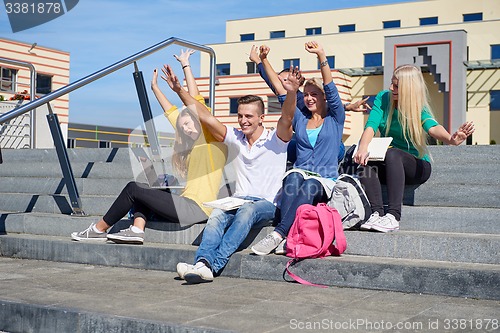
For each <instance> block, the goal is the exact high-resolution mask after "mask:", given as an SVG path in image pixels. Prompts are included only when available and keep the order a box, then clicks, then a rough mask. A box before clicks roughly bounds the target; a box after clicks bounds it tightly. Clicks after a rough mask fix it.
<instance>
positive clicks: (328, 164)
mask: <svg viewBox="0 0 500 333" xmlns="http://www.w3.org/2000/svg"><path fill="white" fill-rule="evenodd" d="M324 88H325V94H326V100H327V104H328V113H327V116H326V117H325V119H324V121H323V128H322V129H321V131H320V132H319V135H318V140H317V141H316V145H315V146H314V148H313V147H312V146H311V143H310V142H309V138H308V137H307V132H306V126H307V122H308V121H309V119H311V112H310V111H309V110H308V109H307V108H306V107H304V108H302V109H299V108H298V107H297V108H296V109H295V115H294V118H293V123H292V126H293V130H294V131H295V137H296V140H297V160H296V161H295V164H294V167H295V168H299V169H303V170H308V171H312V172H316V173H319V174H320V175H321V176H322V177H324V178H337V177H338V155H339V150H340V145H341V143H342V132H343V130H344V122H345V111H344V105H343V104H342V101H341V100H340V96H339V93H338V91H337V87H336V86H335V84H334V83H333V82H330V83H329V84H327V85H325V86H324ZM285 98H286V95H281V96H279V99H280V102H283V101H284V100H285Z"/></svg>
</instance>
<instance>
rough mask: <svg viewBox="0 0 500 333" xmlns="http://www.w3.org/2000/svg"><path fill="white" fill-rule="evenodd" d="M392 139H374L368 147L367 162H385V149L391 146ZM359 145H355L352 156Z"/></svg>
mask: <svg viewBox="0 0 500 333" xmlns="http://www.w3.org/2000/svg"><path fill="white" fill-rule="evenodd" d="M391 142H392V137H386V138H379V137H374V138H373V139H372V141H371V142H370V144H369V145H368V153H369V154H370V155H369V157H368V161H383V160H385V153H386V152H387V149H388V148H389V146H390V145H391ZM358 147H359V143H358V145H356V148H355V149H354V152H353V156H354V155H355V154H356V152H357V151H358Z"/></svg>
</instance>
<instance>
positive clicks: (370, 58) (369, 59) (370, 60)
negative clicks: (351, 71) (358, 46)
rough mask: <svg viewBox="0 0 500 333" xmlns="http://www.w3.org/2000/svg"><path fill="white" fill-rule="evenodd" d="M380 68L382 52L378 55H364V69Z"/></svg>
mask: <svg viewBox="0 0 500 333" xmlns="http://www.w3.org/2000/svg"><path fill="white" fill-rule="evenodd" d="M375 66H382V52H380V53H365V65H364V67H375Z"/></svg>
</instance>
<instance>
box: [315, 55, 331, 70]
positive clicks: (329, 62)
mask: <svg viewBox="0 0 500 333" xmlns="http://www.w3.org/2000/svg"><path fill="white" fill-rule="evenodd" d="M326 61H328V66H330V68H335V56H327V57H326ZM318 69H321V65H320V63H319V60H318Z"/></svg>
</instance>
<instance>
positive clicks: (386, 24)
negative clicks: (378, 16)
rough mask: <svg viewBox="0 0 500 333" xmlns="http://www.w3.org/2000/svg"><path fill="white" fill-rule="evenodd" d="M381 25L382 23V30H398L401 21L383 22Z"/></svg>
mask: <svg viewBox="0 0 500 333" xmlns="http://www.w3.org/2000/svg"><path fill="white" fill-rule="evenodd" d="M383 23H384V29H390V28H399V27H401V21H400V20H395V21H385V22H383Z"/></svg>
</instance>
